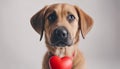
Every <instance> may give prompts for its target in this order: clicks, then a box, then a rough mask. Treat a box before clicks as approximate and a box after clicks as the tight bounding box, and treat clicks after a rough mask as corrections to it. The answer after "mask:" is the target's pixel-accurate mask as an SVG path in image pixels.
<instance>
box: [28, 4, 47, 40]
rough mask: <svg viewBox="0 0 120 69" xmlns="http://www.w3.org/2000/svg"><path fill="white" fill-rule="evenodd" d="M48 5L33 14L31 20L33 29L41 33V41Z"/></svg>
mask: <svg viewBox="0 0 120 69" xmlns="http://www.w3.org/2000/svg"><path fill="white" fill-rule="evenodd" d="M47 7H48V6H45V7H44V8H42V9H41V10H40V11H39V12H37V13H36V14H35V15H33V16H32V18H31V20H30V22H31V25H32V27H33V29H34V30H35V31H36V32H37V33H39V34H40V35H41V36H40V41H41V40H42V37H43V32H44V24H45V18H44V15H45V12H46V10H47Z"/></svg>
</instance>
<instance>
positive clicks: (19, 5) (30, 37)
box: [0, 0, 120, 69]
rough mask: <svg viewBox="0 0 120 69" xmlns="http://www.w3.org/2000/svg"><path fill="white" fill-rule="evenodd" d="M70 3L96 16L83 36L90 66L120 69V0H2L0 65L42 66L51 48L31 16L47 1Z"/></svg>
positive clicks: (10, 68) (3, 68)
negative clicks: (44, 57) (91, 27)
mask: <svg viewBox="0 0 120 69" xmlns="http://www.w3.org/2000/svg"><path fill="white" fill-rule="evenodd" d="M62 2H63V3H70V4H75V5H78V6H79V7H81V8H82V9H83V10H84V11H85V12H86V13H88V14H89V15H90V16H91V17H92V18H93V19H94V26H93V29H92V30H91V31H90V33H89V34H88V35H87V37H86V39H85V40H83V39H82V38H81V41H80V44H79V48H80V50H81V51H82V52H83V54H84V56H85V58H86V61H87V68H88V69H120V0H73V1H70V0H60V1H57V0H0V69H41V63H42V59H43V55H44V53H45V51H46V50H47V48H46V47H45V44H44V39H43V40H42V41H41V42H40V41H39V38H40V36H39V35H38V34H37V33H36V32H35V31H34V30H33V29H32V27H31V25H30V18H31V16H32V15H34V14H35V13H36V12H37V11H39V10H40V9H41V8H43V7H44V6H45V5H49V4H53V3H62Z"/></svg>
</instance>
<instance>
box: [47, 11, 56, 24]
mask: <svg viewBox="0 0 120 69" xmlns="http://www.w3.org/2000/svg"><path fill="white" fill-rule="evenodd" d="M56 19H57V16H56V13H55V12H53V13H51V14H50V15H49V16H48V20H49V21H50V22H55V21H56Z"/></svg>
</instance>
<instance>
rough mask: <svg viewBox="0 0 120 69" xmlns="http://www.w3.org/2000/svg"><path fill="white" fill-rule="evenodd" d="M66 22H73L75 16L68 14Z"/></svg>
mask: <svg viewBox="0 0 120 69" xmlns="http://www.w3.org/2000/svg"><path fill="white" fill-rule="evenodd" d="M67 20H68V21H69V22H73V21H74V20H75V16H74V15H72V14H69V15H68V16H67Z"/></svg>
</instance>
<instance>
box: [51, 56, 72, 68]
mask: <svg viewBox="0 0 120 69" xmlns="http://www.w3.org/2000/svg"><path fill="white" fill-rule="evenodd" d="M49 66H50V69H72V58H70V57H67V56H65V57H63V58H60V57H58V56H52V57H51V58H50V60H49Z"/></svg>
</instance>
